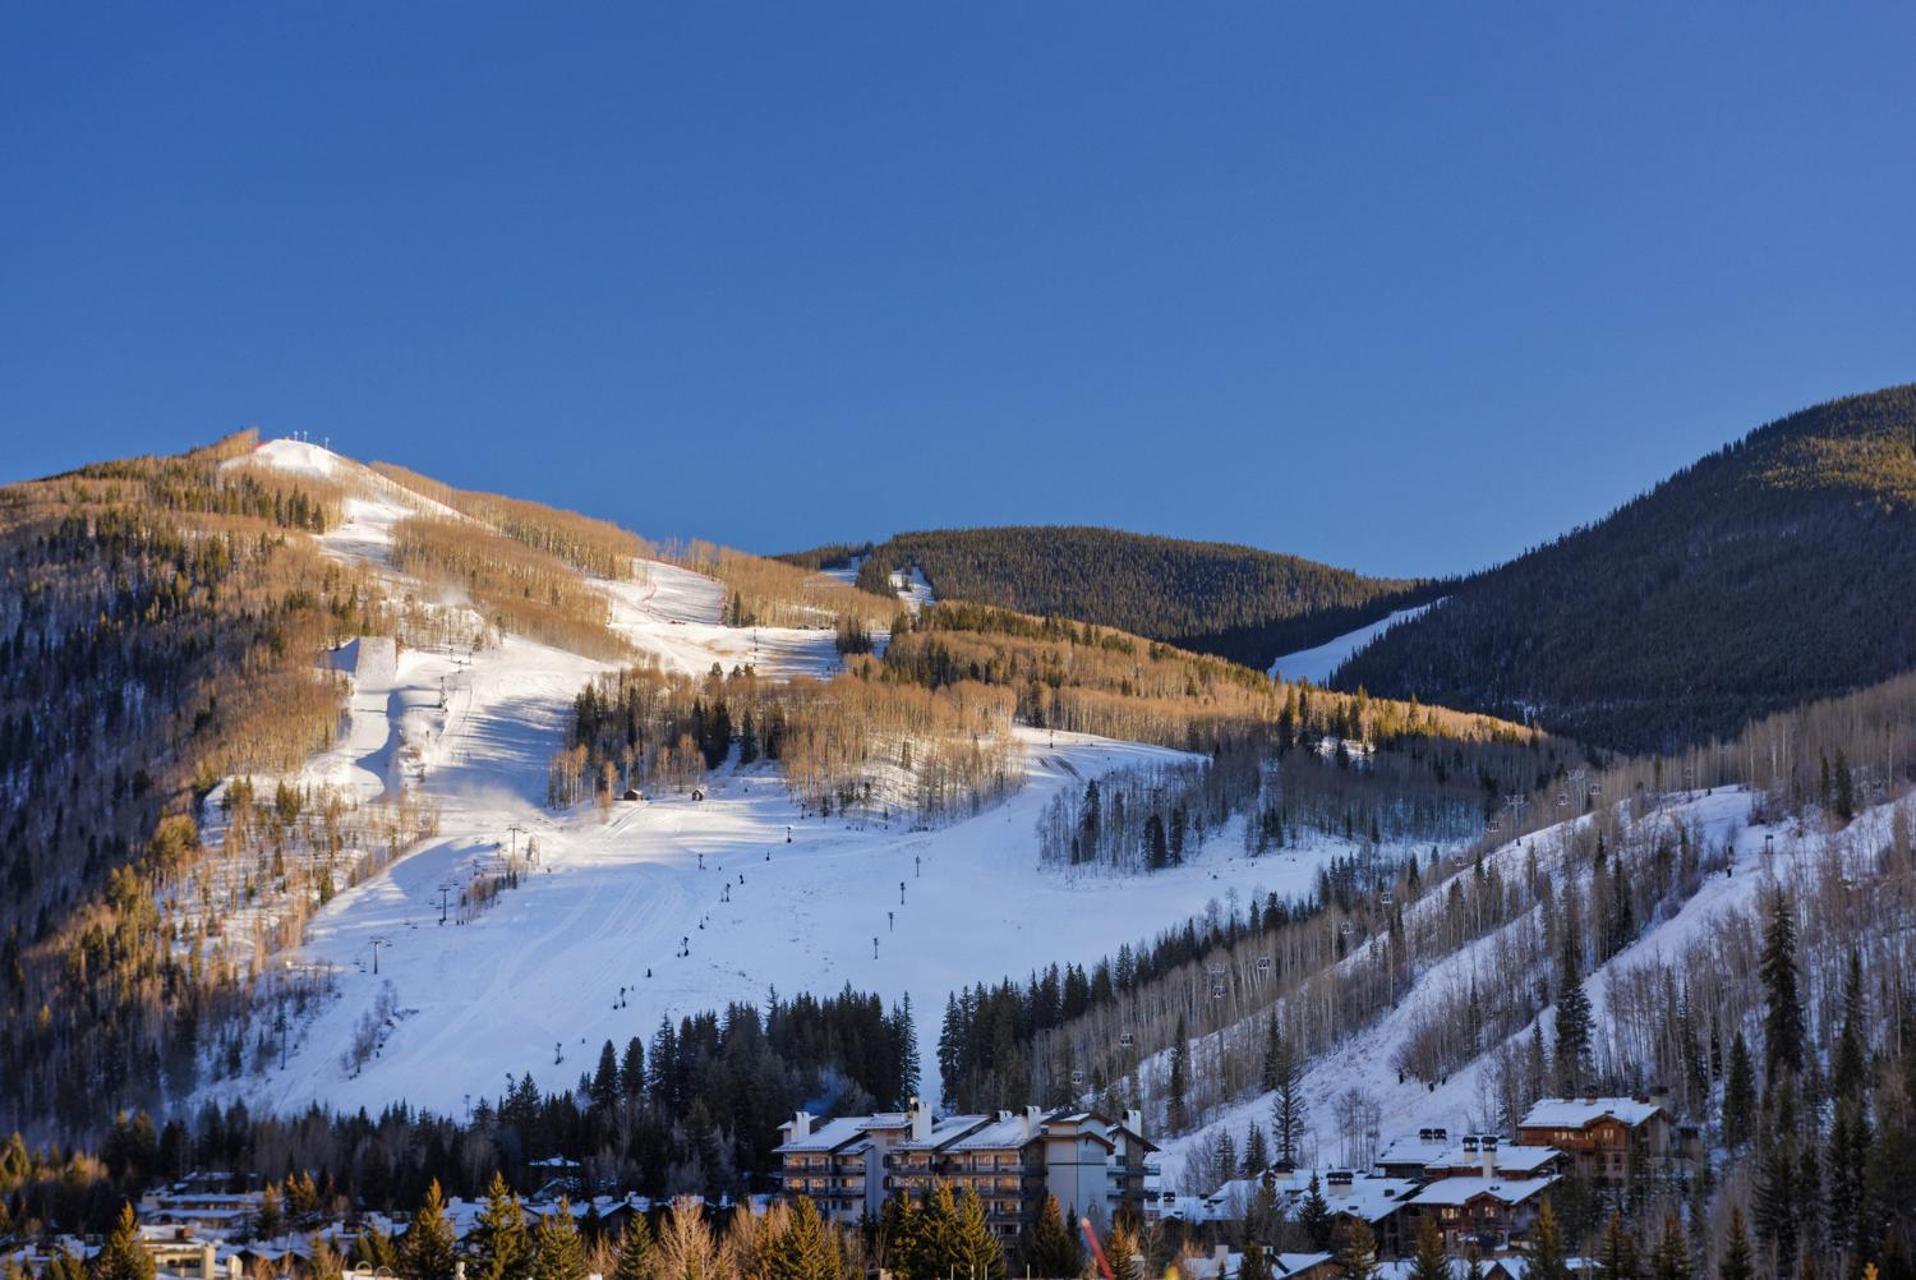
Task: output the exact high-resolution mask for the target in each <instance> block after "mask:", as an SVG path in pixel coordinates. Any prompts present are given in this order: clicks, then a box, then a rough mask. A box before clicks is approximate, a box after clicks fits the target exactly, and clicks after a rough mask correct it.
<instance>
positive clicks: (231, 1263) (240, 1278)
mask: <svg viewBox="0 0 1916 1280" xmlns="http://www.w3.org/2000/svg"><path fill="white" fill-rule="evenodd" d="M226 1280H246V1268H245V1267H243V1266H241V1265H240V1259H239V1255H238V1254H237V1253H236V1254H234V1255H233V1256H232V1257H230V1258H228V1259H227V1260H226Z"/></svg>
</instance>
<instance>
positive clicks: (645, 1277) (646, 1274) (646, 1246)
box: [612, 1213, 658, 1280]
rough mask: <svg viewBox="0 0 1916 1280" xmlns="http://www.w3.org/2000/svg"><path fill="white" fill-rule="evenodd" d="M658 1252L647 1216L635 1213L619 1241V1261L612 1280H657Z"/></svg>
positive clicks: (613, 1271)
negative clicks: (654, 1246) (654, 1245)
mask: <svg viewBox="0 0 1916 1280" xmlns="http://www.w3.org/2000/svg"><path fill="white" fill-rule="evenodd" d="M657 1275H658V1257H657V1250H656V1249H654V1248H653V1247H652V1228H651V1227H650V1226H649V1225H647V1223H646V1221H645V1215H644V1214H639V1213H635V1214H633V1215H632V1217H631V1220H630V1221H629V1222H627V1223H626V1227H625V1235H624V1236H623V1237H621V1238H620V1240H619V1261H618V1263H617V1265H616V1266H614V1267H613V1269H612V1280H657Z"/></svg>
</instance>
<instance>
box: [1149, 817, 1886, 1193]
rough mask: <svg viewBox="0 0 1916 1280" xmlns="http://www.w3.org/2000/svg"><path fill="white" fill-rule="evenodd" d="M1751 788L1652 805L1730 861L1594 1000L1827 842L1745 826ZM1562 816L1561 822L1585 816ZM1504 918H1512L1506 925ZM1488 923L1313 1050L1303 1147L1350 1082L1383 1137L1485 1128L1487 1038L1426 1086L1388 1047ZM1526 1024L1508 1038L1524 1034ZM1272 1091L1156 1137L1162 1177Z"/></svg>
mask: <svg viewBox="0 0 1916 1280" xmlns="http://www.w3.org/2000/svg"><path fill="white" fill-rule="evenodd" d="M1752 800H1753V797H1752V795H1751V794H1750V793H1749V792H1747V791H1743V790H1740V789H1723V790H1718V791H1716V792H1714V793H1713V794H1704V793H1701V792H1695V793H1688V794H1684V795H1678V796H1675V797H1673V798H1672V799H1671V800H1670V802H1668V803H1666V805H1665V806H1664V807H1663V809H1662V813H1663V815H1665V816H1667V817H1671V818H1680V819H1681V820H1682V821H1683V822H1684V823H1686V824H1690V825H1694V826H1695V827H1696V829H1698V830H1700V831H1701V832H1702V835H1703V839H1704V840H1705V841H1707V842H1708V844H1709V845H1710V846H1711V847H1718V846H1720V845H1722V844H1723V843H1724V842H1725V841H1727V840H1729V839H1730V837H1731V836H1732V835H1733V834H1734V836H1735V846H1734V860H1733V862H1732V863H1731V874H1729V875H1728V876H1721V875H1717V876H1709V877H1706V878H1705V879H1704V880H1703V883H1702V885H1701V887H1700V888H1699V889H1698V891H1697V892H1696V893H1695V894H1694V895H1693V896H1691V897H1690V898H1689V899H1688V900H1687V901H1686V902H1684V904H1683V905H1682V907H1681V908H1680V909H1679V910H1677V911H1676V912H1674V913H1673V914H1672V915H1670V916H1669V917H1668V918H1667V919H1664V920H1661V921H1659V922H1658V923H1657V924H1655V925H1654V926H1652V927H1651V928H1649V929H1647V930H1646V931H1645V932H1644V933H1643V934H1642V935H1641V936H1640V937H1638V938H1637V939H1636V941H1635V942H1633V943H1631V944H1630V945H1629V946H1627V947H1625V948H1624V949H1623V950H1622V951H1620V952H1618V953H1617V954H1616V955H1615V956H1613V957H1612V958H1611V959H1610V961H1609V962H1608V963H1607V964H1605V965H1603V966H1602V967H1600V968H1598V969H1597V970H1595V971H1594V972H1593V973H1591V974H1590V975H1589V976H1588V977H1587V978H1586V979H1585V982H1584V988H1585V990H1586V992H1588V994H1589V996H1590V1001H1591V1005H1592V1007H1593V1008H1595V1009H1598V1010H1601V1009H1603V1008H1604V999H1605V992H1606V987H1607V984H1608V982H1609V980H1610V977H1611V975H1613V974H1615V973H1619V972H1623V971H1625V970H1628V969H1633V968H1636V967H1638V966H1640V965H1643V964H1654V963H1657V962H1658V961H1659V960H1668V959H1672V958H1674V957H1675V956H1677V955H1678V954H1679V953H1681V952H1682V950H1683V949H1684V948H1685V947H1686V946H1687V945H1688V944H1689V943H1690V942H1692V941H1693V940H1695V939H1696V938H1698V937H1700V936H1702V935H1703V934H1704V933H1705V931H1707V930H1708V929H1710V928H1711V927H1712V925H1713V924H1714V923H1715V922H1717V921H1718V920H1720V919H1722V918H1723V917H1724V916H1726V915H1727V914H1729V913H1731V912H1740V911H1747V910H1748V909H1749V908H1750V907H1751V906H1752V905H1754V904H1756V903H1757V902H1758V901H1759V895H1761V894H1763V893H1765V892H1767V891H1769V890H1771V889H1772V888H1774V886H1775V885H1776V883H1777V881H1778V879H1779V878H1780V877H1784V876H1787V875H1789V874H1790V873H1791V872H1792V871H1793V870H1794V869H1795V868H1796V867H1797V866H1798V864H1799V863H1801V862H1803V861H1804V860H1806V859H1810V858H1813V857H1817V856H1820V855H1821V852H1822V850H1823V849H1824V848H1825V847H1826V846H1825V842H1823V841H1821V840H1815V839H1811V838H1808V837H1802V836H1799V835H1798V834H1796V832H1795V830H1794V828H1792V827H1788V826H1774V827H1765V826H1754V825H1751V823H1750V818H1751V805H1752ZM1587 821H1588V819H1587V818H1578V819H1572V820H1571V823H1570V824H1563V825H1574V824H1576V823H1582V822H1587ZM1858 821H1859V823H1863V824H1868V823H1870V822H1882V823H1887V817H1886V816H1885V815H1884V814H1881V813H1878V814H1874V815H1865V816H1864V817H1862V818H1859V819H1858ZM1557 835H1558V832H1557V829H1555V828H1551V829H1546V830H1545V831H1542V832H1539V833H1536V834H1533V835H1531V836H1529V837H1527V842H1528V844H1529V845H1530V846H1532V847H1534V848H1536V849H1537V850H1538V863H1539V867H1540V869H1541V870H1544V871H1546V872H1552V873H1554V872H1556V871H1557V867H1556V863H1555V858H1554V856H1553V855H1554V851H1555V850H1556V849H1557V848H1559V847H1560V846H1559V844H1558V841H1557ZM1765 836H1773V837H1774V838H1775V848H1774V853H1773V855H1772V854H1766V853H1765V851H1764V838H1765ZM1521 843H1522V842H1512V843H1510V844H1506V845H1504V846H1502V847H1501V848H1499V849H1498V850H1496V851H1494V852H1493V853H1491V854H1490V855H1489V857H1490V858H1492V859H1497V860H1501V861H1503V862H1504V863H1505V866H1504V867H1503V870H1504V872H1505V873H1506V874H1510V873H1512V872H1514V870H1515V868H1516V865H1517V864H1518V862H1519V861H1520V859H1521V857H1522V849H1521ZM1442 898H1443V894H1442V892H1441V891H1437V890H1433V891H1432V892H1430V893H1428V894H1426V895H1425V896H1424V897H1423V898H1421V899H1420V900H1419V903H1418V905H1419V906H1424V905H1427V904H1428V905H1431V906H1433V907H1435V906H1437V905H1440V904H1441V902H1442ZM1505 927H1506V928H1510V927H1514V926H1513V925H1507V926H1505ZM1496 938H1497V931H1493V932H1492V933H1490V934H1487V935H1485V936H1484V937H1482V938H1479V939H1477V940H1476V941H1474V942H1472V943H1470V944H1467V945H1466V946H1464V947H1462V948H1460V949H1459V950H1458V951H1456V952H1454V953H1453V954H1451V955H1449V956H1446V957H1445V958H1444V959H1442V960H1440V961H1438V962H1437V963H1435V964H1433V965H1432V966H1430V967H1429V968H1428V969H1426V970H1424V971H1423V972H1421V973H1419V974H1418V976H1417V980H1416V982H1415V984H1414V985H1413V986H1412V988H1411V990H1410V991H1409V992H1408V993H1407V994H1406V995H1405V996H1404V997H1403V998H1402V999H1401V1000H1400V1001H1399V1002H1398V1003H1397V1004H1396V1005H1395V1006H1394V1007H1393V1008H1392V1009H1391V1010H1390V1011H1389V1012H1388V1013H1386V1014H1385V1015H1384V1016H1383V1017H1381V1018H1379V1019H1378V1020H1377V1021H1376V1022H1374V1023H1372V1024H1371V1025H1370V1026H1368V1027H1366V1028H1364V1029H1363V1030H1362V1031H1360V1032H1358V1033H1357V1034H1355V1035H1353V1036H1350V1037H1349V1038H1347V1039H1346V1040H1344V1041H1343V1042H1342V1043H1341V1044H1340V1045H1339V1046H1338V1047H1337V1048H1336V1049H1334V1050H1333V1051H1332V1052H1330V1053H1328V1054H1325V1055H1323V1056H1322V1057H1319V1058H1317V1059H1314V1060H1313V1061H1312V1063H1311V1066H1310V1068H1309V1070H1308V1071H1306V1073H1305V1076H1304V1082H1303V1090H1302V1092H1303V1097H1304V1100H1305V1105H1306V1108H1307V1115H1308V1121H1309V1130H1310V1132H1309V1135H1308V1137H1307V1140H1306V1144H1307V1148H1308V1149H1310V1150H1311V1152H1312V1155H1311V1158H1313V1159H1318V1160H1321V1161H1332V1162H1334V1161H1335V1158H1336V1153H1337V1152H1338V1149H1339V1134H1338V1129H1337V1123H1336V1110H1335V1103H1336V1100H1337V1098H1339V1097H1340V1096H1342V1095H1343V1094H1345V1093H1347V1092H1349V1091H1350V1090H1351V1089H1352V1088H1357V1089H1360V1090H1362V1091H1363V1092H1365V1093H1366V1094H1368V1095H1369V1096H1370V1098H1371V1100H1372V1101H1374V1102H1375V1103H1377V1104H1378V1106H1379V1108H1380V1111H1381V1114H1382V1115H1383V1117H1384V1122H1383V1128H1382V1131H1381V1138H1382V1140H1383V1141H1384V1142H1388V1141H1389V1140H1390V1139H1391V1138H1393V1137H1398V1136H1403V1135H1406V1134H1415V1133H1416V1131H1417V1130H1418V1129H1421V1128H1425V1127H1444V1128H1448V1129H1449V1130H1450V1132H1452V1133H1453V1134H1454V1133H1468V1132H1476V1131H1479V1130H1486V1129H1487V1130H1495V1129H1497V1128H1498V1127H1499V1126H1498V1125H1497V1124H1496V1122H1495V1104H1494V1098H1495V1090H1494V1087H1493V1084H1492V1080H1491V1077H1490V1070H1491V1066H1492V1064H1493V1062H1494V1061H1495V1057H1496V1053H1497V1050H1498V1049H1499V1048H1501V1045H1494V1046H1491V1047H1490V1049H1489V1050H1487V1051H1486V1052H1485V1053H1484V1054H1482V1055H1481V1056H1479V1057H1478V1058H1477V1059H1475V1060H1474V1061H1473V1062H1472V1063H1470V1064H1469V1065H1468V1066H1467V1067H1465V1068H1463V1069H1461V1070H1459V1071H1456V1072H1453V1073H1452V1074H1451V1075H1450V1076H1449V1077H1448V1078H1447V1079H1446V1080H1444V1081H1442V1082H1440V1083H1438V1084H1437V1085H1436V1087H1435V1088H1434V1089H1433V1088H1431V1087H1429V1086H1427V1085H1425V1084H1424V1083H1423V1082H1421V1081H1418V1080H1416V1079H1414V1078H1413V1079H1407V1080H1404V1081H1401V1082H1400V1081H1399V1079H1398V1076H1397V1070H1396V1067H1395V1065H1394V1063H1395V1061H1396V1050H1397V1046H1398V1045H1399V1044H1400V1043H1402V1042H1403V1041H1404V1040H1405V1038H1406V1037H1407V1036H1409V1035H1410V1034H1411V1032H1412V1030H1413V1029H1414V1027H1415V1026H1416V1023H1417V1018H1418V1014H1419V1012H1420V1011H1421V1009H1422V1008H1423V1007H1424V1002H1426V1001H1428V1000H1432V999H1435V998H1437V997H1438V996H1439V995H1441V994H1442V993H1443V992H1445V991H1447V990H1448V989H1449V988H1450V987H1451V986H1452V985H1453V984H1454V983H1456V982H1459V981H1467V980H1468V978H1469V975H1470V973H1471V971H1472V968H1473V966H1474V965H1476V964H1478V963H1480V962H1482V961H1484V960H1486V959H1487V958H1488V957H1489V955H1490V954H1491V952H1492V950H1493V948H1494V945H1495V941H1496ZM1542 1018H1543V1021H1544V1032H1545V1039H1546V1041H1548V1040H1549V1039H1550V1038H1551V1036H1552V1035H1553V1034H1554V1029H1553V1025H1552V1022H1553V1019H1554V1006H1553V1007H1552V1008H1550V1009H1546V1010H1545V1011H1544V1013H1543V1014H1542ZM1529 1034H1530V1028H1529V1027H1528V1026H1526V1027H1525V1028H1523V1029H1522V1030H1520V1031H1519V1032H1518V1033H1517V1034H1516V1035H1515V1036H1513V1037H1511V1041H1506V1042H1505V1043H1510V1042H1519V1041H1522V1040H1524V1039H1525V1038H1527V1037H1528V1036H1529ZM1273 1099H1274V1095H1272V1094H1268V1093H1267V1094H1262V1095H1259V1096H1257V1097H1254V1098H1251V1099H1248V1100H1246V1101H1244V1102H1242V1103H1240V1104H1238V1105H1235V1106H1232V1107H1228V1108H1225V1109H1223V1110H1222V1111H1221V1113H1220V1114H1218V1115H1217V1116H1215V1117H1214V1118H1212V1119H1211V1120H1210V1121H1209V1122H1208V1123H1206V1124H1205V1125H1203V1126H1202V1127H1201V1128H1199V1129H1197V1130H1195V1131H1193V1132H1191V1133H1188V1134H1185V1135H1183V1136H1181V1137H1179V1138H1177V1139H1174V1140H1171V1141H1167V1142H1166V1143H1165V1144H1164V1155H1163V1165H1164V1171H1165V1185H1167V1186H1174V1185H1177V1184H1178V1173H1179V1170H1180V1169H1181V1168H1182V1166H1183V1165H1184V1163H1185V1162H1186V1161H1187V1160H1189V1159H1190V1158H1191V1157H1192V1155H1193V1154H1194V1153H1196V1152H1198V1151H1202V1150H1205V1149H1207V1148H1208V1147H1209V1146H1210V1145H1211V1144H1213V1143H1215V1141H1216V1139H1217V1135H1218V1133H1219V1132H1220V1131H1227V1132H1229V1133H1230V1134H1231V1135H1232V1136H1233V1138H1234V1139H1235V1140H1236V1141H1238V1142H1239V1143H1240V1144H1241V1143H1242V1141H1243V1139H1244V1137H1245V1135H1246V1133H1247V1132H1248V1130H1249V1127H1250V1124H1251V1122H1252V1121H1253V1120H1255V1121H1256V1122H1257V1123H1258V1124H1259V1125H1261V1126H1263V1127H1264V1128H1265V1129H1266V1130H1268V1129H1269V1127H1270V1116H1271V1104H1272V1101H1273Z"/></svg>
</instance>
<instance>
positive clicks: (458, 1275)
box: [452, 1258, 466, 1280]
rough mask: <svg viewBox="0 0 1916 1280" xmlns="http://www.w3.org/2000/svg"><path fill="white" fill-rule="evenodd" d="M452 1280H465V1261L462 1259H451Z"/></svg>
mask: <svg viewBox="0 0 1916 1280" xmlns="http://www.w3.org/2000/svg"><path fill="white" fill-rule="evenodd" d="M452 1280H466V1260H465V1259H464V1258H455V1259H453V1263H452Z"/></svg>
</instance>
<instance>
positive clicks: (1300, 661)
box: [1270, 597, 1448, 684]
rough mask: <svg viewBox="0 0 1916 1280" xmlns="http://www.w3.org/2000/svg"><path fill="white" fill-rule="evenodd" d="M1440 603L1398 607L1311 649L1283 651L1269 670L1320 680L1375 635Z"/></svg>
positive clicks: (1276, 673)
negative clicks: (1386, 614)
mask: <svg viewBox="0 0 1916 1280" xmlns="http://www.w3.org/2000/svg"><path fill="white" fill-rule="evenodd" d="M1447 598H1448V597H1446V599H1447ZM1442 603H1443V600H1442V599H1439V600H1432V601H1430V602H1429V603H1427V604H1420V605H1413V606H1411V607H1410V608H1408V609H1399V610H1397V611H1396V612H1395V613H1392V614H1390V615H1389V616H1387V617H1384V618H1381V619H1379V620H1378V621H1376V622H1373V623H1371V624H1370V625H1369V626H1367V627H1359V628H1357V630H1355V631H1346V632H1345V633H1344V634H1343V635H1341V636H1338V637H1337V638H1336V639H1335V640H1327V641H1325V642H1324V643H1323V644H1320V645H1318V646H1317V647H1316V648H1315V649H1299V650H1298V651H1297V652H1296V653H1287V654H1284V655H1283V656H1282V657H1280V658H1278V659H1277V661H1275V662H1273V663H1272V664H1271V671H1270V673H1271V675H1273V676H1280V675H1281V676H1282V677H1283V678H1284V679H1286V680H1309V681H1310V682H1311V683H1312V684H1323V683H1324V682H1326V681H1327V680H1329V679H1330V678H1331V675H1332V674H1333V673H1334V672H1336V670H1337V669H1338V668H1339V667H1341V666H1343V665H1344V664H1345V663H1346V662H1348V661H1349V660H1350V659H1351V657H1352V656H1353V655H1355V654H1356V653H1357V652H1358V651H1359V650H1361V649H1363V648H1364V647H1365V646H1366V645H1368V644H1370V642H1371V641H1373V640H1375V639H1376V638H1377V637H1378V636H1381V635H1383V634H1384V633H1385V632H1386V631H1388V630H1390V629H1391V628H1392V627H1394V626H1396V625H1397V624H1398V623H1400V622H1408V621H1410V620H1411V619H1412V618H1416V617H1421V616H1422V615H1423V614H1425V613H1426V612H1428V611H1429V610H1430V609H1432V608H1434V607H1435V606H1437V605H1440V604H1442Z"/></svg>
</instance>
